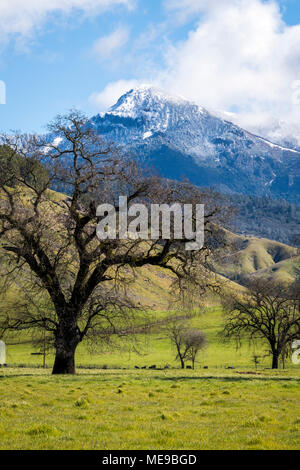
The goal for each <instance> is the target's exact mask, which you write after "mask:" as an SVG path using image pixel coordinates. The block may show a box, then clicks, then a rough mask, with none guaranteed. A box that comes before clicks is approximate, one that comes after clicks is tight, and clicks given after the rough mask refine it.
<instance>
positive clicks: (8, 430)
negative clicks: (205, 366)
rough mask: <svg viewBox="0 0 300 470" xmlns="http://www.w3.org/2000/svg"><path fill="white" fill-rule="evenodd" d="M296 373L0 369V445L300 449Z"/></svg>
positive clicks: (13, 446)
mask: <svg viewBox="0 0 300 470" xmlns="http://www.w3.org/2000/svg"><path fill="white" fill-rule="evenodd" d="M299 385H300V380H299V376H298V378H297V377H295V374H288V375H284V376H283V374H282V373H280V372H277V373H272V372H267V373H265V374H264V375H261V376H254V375H251V376H248V375H247V376H243V375H239V374H236V373H233V372H232V371H231V373H226V372H223V373H222V374H221V373H219V372H218V371H215V370H213V371H210V372H209V373H208V371H206V373H204V372H203V371H201V372H200V373H199V371H179V370H178V371H175V370H168V371H101V372H93V373H91V372H87V371H82V372H81V374H80V375H77V376H72V377H70V376H64V377H53V376H51V375H50V374H49V371H37V370H32V369H27V370H20V369H17V370H16V369H6V370H5V371H3V370H2V371H1V373H0V390H1V401H0V449H104V450H105V449H110V450H116V449H154V450H155V449H299V447H300V419H299V413H300V400H299V398H300V395H299Z"/></svg>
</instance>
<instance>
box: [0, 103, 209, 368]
mask: <svg viewBox="0 0 300 470" xmlns="http://www.w3.org/2000/svg"><path fill="white" fill-rule="evenodd" d="M49 133H50V137H49V135H48V136H47V138H45V139H41V138H36V137H32V138H31V139H30V140H29V141H27V142H26V143H24V142H23V139H22V138H21V136H18V135H14V136H13V137H7V138H6V145H5V146H4V147H3V148H4V149H5V158H6V161H7V162H8V168H9V171H8V172H7V173H6V175H2V177H1V179H0V224H1V227H0V236H1V246H2V249H1V250H2V253H3V252H5V253H6V254H5V256H3V255H2V258H3V260H2V263H1V269H2V271H5V272H4V273H3V274H4V275H5V280H6V284H7V289H8V288H9V285H10V287H12V286H14V289H15V292H16V302H17V303H18V306H17V307H16V306H14V308H12V309H11V310H9V309H8V311H6V312H2V313H1V322H0V327H1V328H2V330H3V331H6V332H7V331H20V330H27V329H32V328H37V329H46V330H47V331H48V332H50V333H51V334H53V336H54V347H55V351H56V352H55V361H54V366H53V373H54V374H73V373H75V351H76V348H77V346H78V344H79V343H80V342H81V341H82V340H83V339H84V338H85V337H86V336H87V335H89V334H91V335H92V336H93V338H97V337H98V338H100V339H102V338H104V337H105V336H106V335H107V334H113V333H118V332H122V330H124V325H126V324H128V323H130V322H131V321H134V317H135V308H136V305H135V304H134V302H133V301H132V299H131V298H130V297H129V296H128V295H127V284H128V282H129V279H130V278H134V276H135V272H136V270H137V269H138V268H140V267H142V266H144V265H146V264H149V265H153V266H161V267H164V268H166V269H169V270H171V271H173V272H174V273H175V274H176V276H177V279H178V280H180V281H182V280H185V282H186V279H190V280H193V282H194V283H195V282H196V278H198V276H199V272H201V270H202V271H205V260H206V257H207V256H208V255H209V253H210V252H211V248H210V247H209V246H208V245H209V243H210V242H209V243H208V245H207V246H205V247H204V248H203V249H202V250H200V251H199V252H193V253H191V252H186V251H185V249H184V243H185V241H186V240H185V241H184V240H183V241H182V240H181V241H178V240H175V239H172V238H171V239H167V240H164V239H162V238H158V239H156V240H148V241H144V240H141V239H136V240H129V239H128V240H120V239H119V238H118V237H117V239H114V240H111V239H109V238H108V239H106V240H101V241H100V240H98V238H97V233H96V226H97V223H98V222H99V218H97V214H96V208H97V206H98V205H99V204H102V203H111V204H113V205H114V206H115V207H116V210H117V212H118V196H119V195H123V196H127V198H128V201H129V203H130V204H131V203H133V202H135V203H138V202H143V203H145V204H148V205H149V204H150V203H153V202H155V203H159V204H162V203H172V202H179V203H185V202H188V203H192V204H193V203H204V204H206V218H205V227H206V231H207V238H208V240H210V241H211V240H212V239H213V224H212V223H211V222H215V221H216V220H217V213H218V209H217V208H216V204H215V201H214V200H213V198H212V197H211V196H209V197H208V198H206V196H205V194H203V193H201V192H200V191H199V190H197V189H195V188H190V187H189V186H188V185H187V184H184V183H182V184H178V185H172V184H169V183H167V182H165V181H163V180H161V179H160V178H158V177H153V176H151V175H148V174H147V173H146V172H145V171H142V170H141V169H140V168H139V166H138V165H137V164H136V163H135V162H134V161H133V160H132V159H130V158H129V157H128V156H124V155H122V154H121V152H120V151H119V150H118V149H117V148H115V147H114V146H113V145H110V144H109V143H107V142H105V141H103V140H102V139H101V137H99V135H97V132H96V131H95V130H94V129H93V127H92V126H91V125H90V124H89V121H88V119H87V118H86V117H85V116H84V115H81V114H80V113H78V112H71V113H70V114H69V115H68V116H62V117H58V118H57V119H56V120H55V121H54V122H53V123H52V124H51V125H50V126H49ZM51 136H53V137H52V138H51ZM3 148H2V149H3ZM0 153H1V150H0ZM17 156H18V158H22V159H23V162H25V164H23V165H22V168H21V171H19V172H13V171H11V168H13V162H14V161H15V159H16V157H17ZM10 162H11V165H10V164H9V163H10ZM41 166H43V168H45V169H46V170H47V171H46V177H45V173H43V175H42V177H41V172H40V171H38V170H40V168H41ZM37 169H38V170H37ZM51 189H56V190H60V191H61V192H60V193H57V192H54V191H52V190H51ZM62 193H63V194H62ZM199 285H200V284H199ZM205 287H206V285H204V284H202V288H205ZM39 298H40V299H43V300H42V301H41V302H39ZM29 300H31V302H29ZM32 302H33V303H34V304H35V306H34V308H32ZM49 305H50V308H49Z"/></svg>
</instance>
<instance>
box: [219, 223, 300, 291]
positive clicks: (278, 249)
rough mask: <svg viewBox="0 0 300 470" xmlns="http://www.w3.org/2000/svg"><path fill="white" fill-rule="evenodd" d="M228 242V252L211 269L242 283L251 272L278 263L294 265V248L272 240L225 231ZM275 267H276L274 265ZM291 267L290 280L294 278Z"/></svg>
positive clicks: (261, 270)
mask: <svg viewBox="0 0 300 470" xmlns="http://www.w3.org/2000/svg"><path fill="white" fill-rule="evenodd" d="M225 236H226V239H227V243H228V254H226V256H224V257H222V258H220V259H218V260H217V261H216V262H215V263H214V265H213V269H214V270H215V271H216V272H217V273H218V274H221V275H222V276H224V277H227V278H228V279H231V280H233V281H235V282H241V283H243V281H244V280H245V278H246V277H248V276H249V275H252V274H253V273H257V275H259V273H262V272H263V271H264V270H267V269H272V268H274V267H275V266H277V264H278V263H281V262H286V265H292V266H293V264H294V259H295V257H296V255H297V253H298V251H297V249H296V248H294V247H291V246H288V245H285V244H283V243H279V242H276V241H273V240H268V239H265V238H256V237H245V236H241V235H235V234H233V233H231V232H228V231H225ZM274 269H275V268H274ZM293 279H294V276H293V270H291V274H290V280H293Z"/></svg>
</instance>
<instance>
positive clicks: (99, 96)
mask: <svg viewBox="0 0 300 470" xmlns="http://www.w3.org/2000/svg"><path fill="white" fill-rule="evenodd" d="M139 84H140V83H139V81H138V80H119V81H117V82H112V83H109V84H108V85H107V86H106V87H105V88H104V90H102V91H101V92H99V93H93V94H92V95H91V96H90V98H89V101H90V103H91V104H92V106H93V107H95V108H96V109H97V110H98V111H105V110H107V108H109V107H110V106H112V105H113V104H115V103H116V101H117V100H118V99H119V98H120V96H121V95H123V94H124V93H126V92H127V91H129V90H131V89H132V88H135V87H137V86H138V85H139Z"/></svg>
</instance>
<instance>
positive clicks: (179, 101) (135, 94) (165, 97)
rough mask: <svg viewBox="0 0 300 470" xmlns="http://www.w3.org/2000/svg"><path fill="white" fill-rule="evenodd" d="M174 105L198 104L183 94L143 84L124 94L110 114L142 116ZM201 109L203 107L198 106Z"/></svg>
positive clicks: (161, 111)
mask: <svg viewBox="0 0 300 470" xmlns="http://www.w3.org/2000/svg"><path fill="white" fill-rule="evenodd" d="M173 106H194V107H195V106H197V105H195V104H193V103H191V102H189V101H188V100H186V99H184V98H183V97H181V96H176V95H171V94H170V93H168V92H166V91H164V90H162V89H161V88H159V87H156V86H153V85H149V84H142V85H140V86H138V87H136V88H134V89H131V90H129V91H128V92H127V93H125V94H124V95H122V96H121V97H120V98H119V100H118V101H117V103H116V104H115V105H114V106H112V107H111V108H110V110H109V114H114V115H117V116H120V117H131V118H133V119H135V118H137V117H141V115H143V114H146V115H147V114H148V116H149V113H151V114H152V115H153V114H155V113H159V114H161V113H163V112H164V110H166V108H170V107H173ZM198 108H199V110H200V109H201V108H200V107H198Z"/></svg>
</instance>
